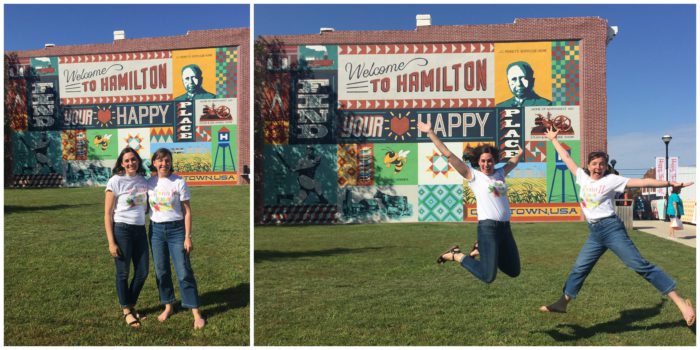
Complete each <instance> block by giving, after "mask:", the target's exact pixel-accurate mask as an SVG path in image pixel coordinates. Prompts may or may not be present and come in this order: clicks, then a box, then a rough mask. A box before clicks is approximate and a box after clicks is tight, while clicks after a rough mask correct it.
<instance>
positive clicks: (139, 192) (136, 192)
mask: <svg viewBox="0 0 700 350" xmlns="http://www.w3.org/2000/svg"><path fill="white" fill-rule="evenodd" d="M147 190H148V188H146V187H145V186H140V187H136V188H133V189H131V191H129V193H126V194H125V196H126V204H128V205H129V208H133V207H135V206H137V205H146V198H148V195H147Z"/></svg>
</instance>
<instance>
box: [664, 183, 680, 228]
mask: <svg viewBox="0 0 700 350" xmlns="http://www.w3.org/2000/svg"><path fill="white" fill-rule="evenodd" d="M682 187H683V183H682V182H681V187H674V188H673V191H672V193H671V195H670V196H669V197H668V208H667V209H666V214H668V217H669V218H670V219H671V225H670V227H669V232H668V236H669V237H670V238H673V239H676V230H677V229H679V228H678V227H673V222H674V219H675V218H678V222H681V223H682V222H683V221H682V220H681V216H683V214H684V213H683V201H682V200H681V197H680V196H679V194H680V193H681V188H682ZM681 229H682V227H681Z"/></svg>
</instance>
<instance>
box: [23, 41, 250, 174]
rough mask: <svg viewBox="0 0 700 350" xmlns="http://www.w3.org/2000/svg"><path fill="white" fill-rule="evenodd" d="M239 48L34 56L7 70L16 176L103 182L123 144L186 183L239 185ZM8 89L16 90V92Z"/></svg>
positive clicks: (147, 162) (146, 161)
mask: <svg viewBox="0 0 700 350" xmlns="http://www.w3.org/2000/svg"><path fill="white" fill-rule="evenodd" d="M238 52H239V50H238V47H222V48H203V49H193V50H174V51H154V52H129V53H115V54H94V55H76V56H59V57H32V58H30V59H28V60H27V62H24V63H23V65H22V66H21V67H13V68H14V70H13V71H12V72H14V73H16V74H14V73H13V74H10V77H9V78H10V83H11V84H12V85H13V86H15V87H16V88H17V89H15V90H18V91H22V90H24V91H26V94H17V95H16V96H10V97H12V99H13V103H14V105H15V106H19V107H20V108H21V109H22V110H24V111H26V113H17V115H16V116H14V117H13V119H12V120H11V123H10V124H11V125H10V126H11V128H12V130H13V131H14V133H13V134H12V150H13V174H14V175H30V176H31V175H40V174H59V175H61V176H62V178H63V183H62V185H64V186H100V185H105V184H106V183H107V180H108V179H109V176H110V174H111V168H112V167H113V166H114V163H115V162H116V159H117V157H118V154H119V152H120V150H121V149H123V148H124V147H125V146H130V147H132V148H134V149H136V150H137V151H138V152H139V155H140V156H141V157H142V159H143V160H144V164H145V165H146V166H148V165H149V163H150V158H151V152H153V151H155V150H156V149H158V148H161V147H164V148H168V149H170V150H171V151H172V152H173V155H174V165H175V168H176V169H175V171H176V172H177V173H178V174H179V175H181V176H183V177H185V178H186V179H187V180H188V183H189V184H190V185H195V186H196V185H233V184H236V183H237V182H238V173H239V170H238V163H239V161H238V159H237V151H238V150H237V145H238V139H239V137H238V128H237V126H238V118H239V117H240V116H239V115H238V94H239V92H238V91H239V86H238V71H239V67H238ZM13 91H14V90H13Z"/></svg>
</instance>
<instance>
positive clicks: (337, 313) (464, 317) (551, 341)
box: [254, 223, 696, 346]
mask: <svg viewBox="0 0 700 350" xmlns="http://www.w3.org/2000/svg"><path fill="white" fill-rule="evenodd" d="M513 231H514V234H515V239H516V241H517V243H518V246H519V249H520V255H521V263H522V273H521V275H520V276H519V277H517V278H514V279H513V278H509V277H507V276H506V275H505V274H503V273H500V272H499V274H498V276H497V278H496V281H494V282H493V283H492V284H490V285H487V284H484V283H482V282H480V281H478V280H477V279H476V278H474V277H473V276H472V275H471V274H470V273H469V272H468V271H467V270H465V269H463V268H462V267H460V266H459V265H457V264H456V263H452V262H450V263H447V264H446V265H443V266H439V265H437V264H436V263H435V259H436V258H437V256H438V255H439V253H440V252H442V251H444V250H445V249H447V248H448V247H449V246H451V245H452V244H455V243H458V244H460V245H461V246H463V247H465V248H467V247H470V246H471V244H472V243H473V242H474V239H475V238H476V225H475V224H464V223H461V224H444V223H433V224H378V225H345V226H340V225H338V226H291V227H271V226H259V227H255V310H254V314H255V316H254V317H255V320H254V327H255V345H256V346H258V345H260V346H263V345H442V346H444V345H489V346H490V345H558V346H567V345H685V346H694V345H695V333H694V330H691V329H688V328H687V327H686V326H685V325H684V324H685V323H684V321H683V318H682V316H681V314H680V312H678V311H677V308H676V307H675V305H674V304H673V302H672V301H671V300H670V299H667V298H665V297H662V296H661V295H660V294H659V293H658V292H657V291H656V289H654V288H653V287H652V286H651V285H650V284H649V283H647V282H646V281H645V280H644V279H643V278H641V277H640V276H638V275H637V274H636V273H634V272H633V271H631V270H629V269H627V268H626V267H625V266H624V265H623V264H622V262H621V261H620V260H618V259H617V257H616V256H615V255H614V254H613V253H612V252H607V253H606V254H605V255H604V256H603V258H602V259H601V260H600V261H599V262H598V265H597V266H596V267H595V269H594V270H593V272H592V273H591V275H589V277H588V279H587V281H586V283H585V284H584V286H583V289H582V290H581V292H580V294H579V296H578V299H576V300H575V301H574V302H573V303H571V304H570V305H569V312H568V313H567V314H543V313H540V312H538V311H537V309H538V307H539V306H540V305H545V304H549V303H551V302H553V301H555V300H556V299H557V298H558V297H559V296H560V295H561V289H562V285H563V284H564V281H565V279H566V276H567V274H568V272H569V269H570V268H571V266H572V264H573V262H574V260H575V258H576V255H577V254H578V251H579V249H580V248H581V246H582V245H583V242H584V241H585V239H586V237H587V234H588V232H587V227H586V225H585V224H584V223H556V224H551V223H547V224H513ZM631 237H632V239H633V240H634V242H635V244H636V245H637V247H638V248H639V249H640V251H641V252H642V255H643V256H644V257H645V258H647V259H648V260H650V261H651V262H653V263H655V264H657V265H659V266H660V267H662V268H663V269H664V270H665V271H666V272H668V273H669V274H670V275H671V276H672V277H673V278H674V279H676V281H677V282H678V288H677V291H678V292H679V293H680V294H681V295H682V296H684V297H686V298H691V299H692V300H693V301H695V285H696V284H695V249H693V248H689V247H686V246H684V245H681V244H677V243H673V242H670V241H667V240H663V239H660V238H656V237H654V236H652V235H649V234H645V233H641V232H637V231H633V232H631Z"/></svg>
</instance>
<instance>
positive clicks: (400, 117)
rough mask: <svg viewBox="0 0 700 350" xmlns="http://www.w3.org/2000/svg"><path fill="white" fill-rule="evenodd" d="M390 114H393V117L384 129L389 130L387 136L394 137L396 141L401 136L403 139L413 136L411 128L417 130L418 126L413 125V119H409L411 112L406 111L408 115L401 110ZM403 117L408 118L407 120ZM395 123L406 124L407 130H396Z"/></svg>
mask: <svg viewBox="0 0 700 350" xmlns="http://www.w3.org/2000/svg"><path fill="white" fill-rule="evenodd" d="M389 114H390V115H391V119H390V120H389V123H387V126H385V127H384V130H386V131H387V136H388V137H391V138H393V139H394V141H398V140H399V138H401V141H405V140H406V138H407V137H411V136H412V135H411V130H416V127H415V126H414V125H411V120H410V119H408V116H409V115H411V112H410V111H408V112H406V115H402V114H401V113H399V112H397V113H396V114H394V112H389ZM403 118H406V120H403ZM394 123H396V124H404V128H405V131H404V130H401V132H398V131H396V130H394V126H395V125H394ZM402 129H403V128H402Z"/></svg>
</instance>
